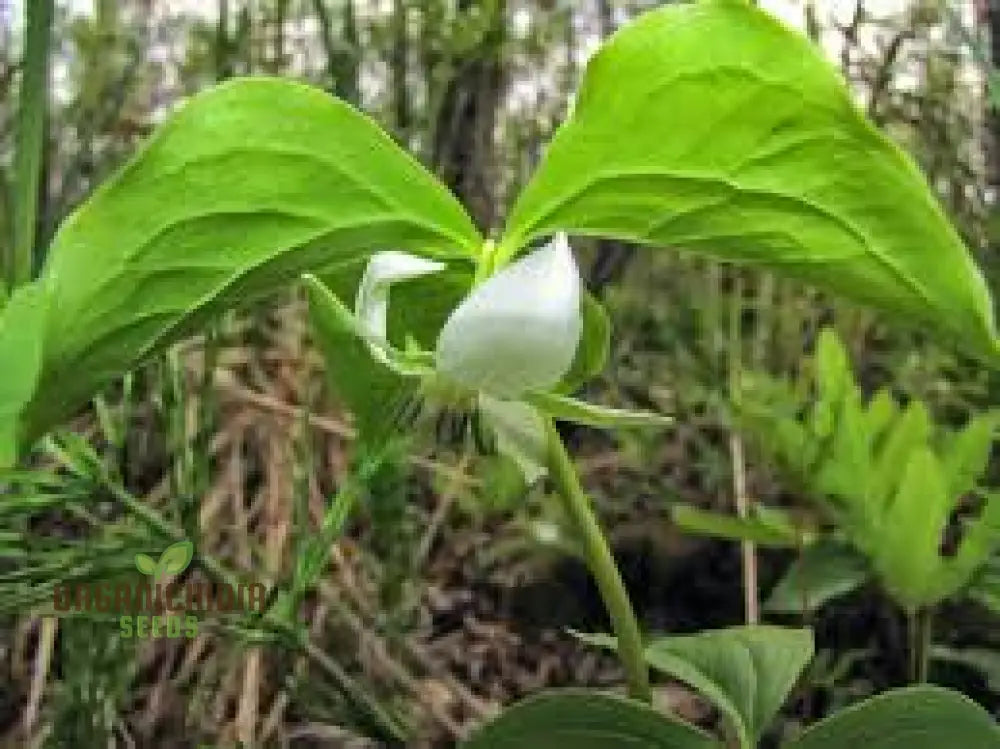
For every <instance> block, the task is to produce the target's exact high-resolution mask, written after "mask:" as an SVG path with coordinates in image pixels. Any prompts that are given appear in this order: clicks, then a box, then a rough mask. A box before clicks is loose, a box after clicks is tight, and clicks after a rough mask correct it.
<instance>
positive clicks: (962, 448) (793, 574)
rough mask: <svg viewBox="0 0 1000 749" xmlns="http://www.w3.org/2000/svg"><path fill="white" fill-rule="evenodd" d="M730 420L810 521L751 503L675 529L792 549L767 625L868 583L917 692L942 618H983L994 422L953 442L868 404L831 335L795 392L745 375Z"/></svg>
mask: <svg viewBox="0 0 1000 749" xmlns="http://www.w3.org/2000/svg"><path fill="white" fill-rule="evenodd" d="M734 409H735V412H736V413H735V419H736V421H737V424H738V425H739V427H740V428H741V429H742V430H743V431H744V432H745V433H746V435H747V436H748V438H750V440H751V441H752V442H753V443H755V444H757V445H758V446H759V447H760V448H761V452H762V453H763V454H764V455H765V456H766V457H767V458H769V459H770V461H771V462H772V463H773V464H774V465H775V466H777V467H778V469H779V471H780V472H781V473H782V474H783V476H784V477H785V479H786V481H787V482H788V484H789V486H790V487H791V488H793V489H794V490H796V491H801V492H802V493H803V494H805V495H806V496H807V497H808V498H809V499H811V500H812V502H813V505H812V509H813V510H814V511H815V513H814V515H813V517H811V518H808V519H806V518H802V517H799V518H798V519H796V518H794V517H793V515H792V514H791V513H790V512H789V511H787V510H784V509H781V508H777V507H770V506H767V505H764V504H760V503H758V504H755V505H754V507H753V508H752V513H751V515H750V517H747V518H735V517H729V516H725V515H718V514H714V513H710V512H706V511H703V510H699V509H697V508H693V507H689V506H685V505H678V506H675V507H674V508H673V515H674V518H675V520H676V521H677V522H678V524H679V525H680V526H681V527H682V528H686V529H688V530H689V531H691V532H694V533H699V534H705V535H715V536H720V537H727V538H731V539H740V540H749V541H753V542H755V543H759V544H761V545H763V546H769V547H773V548H787V549H797V550H798V551H799V554H798V558H797V559H796V561H795V562H794V563H793V564H792V566H791V567H790V568H789V569H788V571H787V572H786V573H785V575H784V577H783V578H782V579H781V580H780V581H779V582H778V584H777V585H776V586H775V588H774V589H773V591H772V592H771V595H770V597H769V599H768V601H767V602H766V605H765V607H766V609H767V610H768V611H770V612H773V613H782V614H789V613H793V614H794V613H804V614H808V613H811V612H813V611H815V610H816V609H818V608H819V607H820V606H822V605H823V604H825V603H827V602H829V601H831V600H833V599H834V598H836V597H838V596H841V595H844V594H847V593H849V592H851V591H853V590H855V589H857V588H858V587H860V586H861V585H862V584H864V583H866V582H869V581H872V580H877V581H878V583H879V584H880V586H881V587H882V589H883V590H885V592H886V594H887V595H888V596H889V597H890V598H891V599H892V601H893V602H894V603H895V604H896V605H897V606H898V607H899V608H900V609H901V610H902V611H903V612H904V613H905V614H906V616H907V619H908V620H909V623H910V630H911V633H910V634H911V637H910V650H911V677H912V678H913V679H914V680H917V681H925V680H926V678H927V669H928V661H929V657H930V654H931V653H930V646H931V641H932V627H933V619H934V612H935V610H936V609H937V608H938V607H939V606H940V604H942V603H943V602H944V601H946V600H948V599H958V598H964V599H972V600H978V601H980V602H982V603H984V604H985V605H986V606H987V607H990V606H991V605H992V600H991V597H990V595H989V594H990V585H989V579H990V578H989V573H990V562H991V560H992V558H993V556H994V554H995V552H996V551H997V549H998V548H1000V497H998V496H997V494H996V492H995V491H993V490H991V489H990V488H989V487H988V486H987V485H986V482H985V479H986V472H987V468H988V467H989V462H990V457H991V452H992V447H993V443H994V441H995V438H996V432H997V426H998V424H1000V413H998V412H996V411H995V410H988V411H985V412H982V413H977V414H974V415H973V416H972V417H971V418H970V419H969V420H968V422H967V423H966V424H965V425H964V426H963V427H962V428H960V429H950V428H946V427H943V426H941V425H939V424H936V423H935V421H934V418H933V417H932V412H931V408H930V407H929V406H928V405H927V404H926V403H925V402H924V401H922V400H920V399H919V398H910V399H909V400H908V402H907V403H906V405H905V406H903V405H901V404H900V402H899V400H898V398H897V396H896V395H894V394H893V392H892V391H891V389H890V388H888V387H882V388H880V389H879V390H878V391H877V392H875V393H874V394H873V395H872V396H871V397H867V398H866V397H865V396H864V395H863V393H862V391H861V388H860V387H859V386H858V384H857V383H856V382H855V378H854V374H853V371H852V368H851V363H850V360H849V357H848V354H847V351H846V350H845V347H844V345H843V343H842V342H841V341H840V339H839V338H838V337H837V335H836V333H835V332H834V331H833V330H832V329H826V330H823V331H822V332H821V333H820V335H819V339H818V342H817V345H816V351H815V353H814V355H813V357H812V358H811V359H810V361H809V362H808V365H807V366H806V368H805V373H804V374H803V376H801V377H800V378H799V379H798V380H797V381H785V380H781V379H776V378H772V377H769V376H767V375H765V374H763V373H759V372H755V373H746V374H745V375H744V377H743V382H742V383H741V387H740V392H739V395H738V398H737V402H736V404H735V406H734ZM800 509H801V508H800Z"/></svg>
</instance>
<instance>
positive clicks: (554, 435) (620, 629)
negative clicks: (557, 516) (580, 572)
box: [545, 419, 652, 702]
mask: <svg viewBox="0 0 1000 749" xmlns="http://www.w3.org/2000/svg"><path fill="white" fill-rule="evenodd" d="M545 429H546V440H547V446H548V453H549V454H548V464H549V466H548V467H549V472H550V474H551V477H552V481H553V482H554V484H555V487H556V491H557V493H558V494H559V496H560V497H562V500H563V507H564V509H565V510H566V514H567V515H568V516H569V518H570V520H571V521H572V523H573V525H574V527H575V530H576V532H577V534H578V536H579V541H580V543H581V545H582V547H583V552H584V556H585V558H586V560H587V565H588V567H589V568H590V574H591V575H593V577H594V582H595V583H597V589H598V591H599V592H600V594H601V598H602V599H603V600H604V605H605V607H606V608H607V610H608V615H609V616H610V617H611V625H612V627H613V628H614V631H615V636H616V637H617V638H618V656H619V657H620V658H621V660H622V665H624V667H625V674H626V679H627V681H628V693H629V696H630V697H632V698H633V699H636V700H642V701H643V702H650V701H652V693H651V692H650V689H649V669H648V668H647V667H646V660H645V657H644V655H643V646H642V635H641V633H640V631H639V622H638V621H637V620H636V618H635V612H634V611H633V610H632V603H631V602H630V601H629V597H628V592H627V591H626V590H625V583H624V582H623V581H622V577H621V573H620V572H619V570H618V566H617V565H616V564H615V559H614V556H612V554H611V548H610V546H609V545H608V541H607V539H606V538H605V537H604V533H603V532H602V531H601V527H600V525H599V524H598V522H597V518H596V516H595V515H594V509H593V507H592V506H591V504H590V500H589V499H587V497H586V495H585V494H584V493H583V487H582V486H581V485H580V477H579V476H578V475H577V473H576V468H575V467H574V466H573V461H572V459H571V458H570V456H569V454H568V453H567V452H566V446H565V445H564V444H563V441H562V437H560V436H559V432H558V431H557V430H556V426H555V424H554V423H553V421H552V420H551V419H546V421H545Z"/></svg>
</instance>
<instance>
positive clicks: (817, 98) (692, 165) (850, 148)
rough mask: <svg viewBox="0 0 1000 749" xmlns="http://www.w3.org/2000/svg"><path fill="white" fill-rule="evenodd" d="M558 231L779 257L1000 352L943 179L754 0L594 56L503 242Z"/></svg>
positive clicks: (975, 347)
mask: <svg viewBox="0 0 1000 749" xmlns="http://www.w3.org/2000/svg"><path fill="white" fill-rule="evenodd" d="M557 230H565V231H568V232H571V233H578V234H587V235H599V236H608V237H617V238H621V239H625V240H631V241H636V242H641V243H648V244H654V245H678V246H680V247H683V248H687V249H689V250H692V251H696V252H700V253H704V254H708V255H712V256H715V257H719V258H723V259H726V260H732V261H737V262H746V263H754V264H758V265H762V266H766V267H770V268H773V269H775V270H776V271H779V272H782V273H786V274H788V275H791V276H795V277H798V278H800V279H803V280H805V281H807V282H810V283H813V284H815V285H817V286H820V287H823V288H826V289H829V290H831V291H834V292H836V293H839V294H842V295H844V296H846V297H850V298H853V299H855V300H858V301H860V302H863V303H866V304H871V305H874V306H876V307H880V308H883V309H885V310H887V311H891V312H893V313H895V314H896V315H898V316H899V317H900V318H901V319H904V320H907V321H910V322H925V323H929V324H931V325H933V326H936V327H937V328H938V330H940V331H942V332H946V333H947V334H948V335H949V336H951V337H953V338H954V339H956V340H958V341H961V342H964V344H965V345H966V346H967V347H968V348H969V349H970V350H972V351H975V352H978V353H979V354H981V355H983V356H986V357H991V358H992V357H996V356H997V353H998V346H997V342H996V335H995V325H994V321H993V311H992V304H991V302H990V298H989V292H988V290H987V288H986V285H985V283H984V281H983V278H982V275H981V274H980V272H979V270H978V269H977V268H976V266H975V264H974V262H973V259H972V257H971V255H970V253H969V252H968V250H967V249H966V247H965V245H964V244H963V242H962V240H961V238H960V237H959V235H958V233H957V232H956V231H955V229H954V228H953V227H952V226H951V224H950V223H949V222H948V220H947V218H946V217H945V214H944V212H943V210H942V208H941V206H940V205H939V203H938V201H937V200H936V199H935V196H934V195H933V193H932V191H931V190H930V188H929V187H928V184H927V182H926V180H925V178H924V177H923V176H922V175H921V173H920V172H919V170H918V169H917V167H916V166H915V165H914V163H913V161H912V160H911V159H910V158H909V157H907V156H906V155H905V154H904V153H903V152H902V151H901V150H900V149H899V148H898V147H897V146H896V145H894V144H893V143H892V142H890V141H889V140H888V138H887V137H886V136H884V135H883V134H882V133H880V132H879V131H878V130H877V129H876V128H875V127H874V126H873V125H872V124H871V123H870V122H868V121H867V120H866V119H865V118H864V117H863V115H862V114H861V113H860V112H859V110H858V109H857V107H856V106H855V104H854V102H853V100H852V96H851V93H850V92H849V90H848V88H847V86H846V85H845V83H844V81H843V79H842V77H841V76H840V74H839V73H838V72H837V71H836V70H835V69H834V67H833V66H832V65H831V64H830V63H829V62H828V61H827V60H826V59H825V58H824V56H823V54H822V52H821V51H820V50H818V49H817V48H816V47H815V46H814V45H813V44H812V43H811V42H810V41H809V40H808V39H806V38H805V37H804V36H802V35H801V34H799V33H797V32H795V31H792V30H790V29H789V28H787V27H785V26H784V25H782V24H781V23H779V22H778V21H777V20H776V19H774V18H772V17H771V16H770V15H768V14H767V13H766V12H764V11H761V10H758V9H756V8H755V7H752V4H751V3H747V2H722V1H721V0H715V1H712V0H703V1H702V2H698V3H695V4H671V5H670V6H667V7H664V8H660V9H657V10H654V11H651V12H649V13H647V14H646V15H644V16H642V17H641V18H639V19H638V20H637V21H635V22H634V23H632V24H629V25H628V26H626V27H624V28H623V29H622V30H621V31H619V32H618V33H617V34H615V35H614V37H612V38H611V40H609V42H608V43H607V44H605V46H604V47H603V48H602V49H601V50H600V51H599V52H598V53H597V54H596V55H595V56H594V57H593V58H592V59H591V61H590V63H589V65H588V67H587V70H586V74H585V77H584V81H583V84H582V87H581V89H580V92H579V95H578V98H577V101H576V105H575V108H574V111H573V113H572V115H571V117H570V118H569V120H568V121H567V122H566V123H565V124H564V125H563V126H562V127H561V128H560V130H559V131H558V133H557V134H556V136H555V138H554V140H553V141H552V143H551V145H550V147H549V149H548V151H547V153H546V155H545V158H544V160H543V162H542V164H541V165H540V167H539V168H538V170H537V172H536V173H535V175H534V177H533V179H532V180H531V182H530V183H529V184H528V186H527V187H526V188H525V190H524V191H523V192H522V194H521V196H520V198H519V199H518V201H517V203H516V205H515V207H514V209H513V211H512V213H511V216H510V219H509V222H508V225H507V229H506V235H505V238H504V240H503V243H502V247H503V252H504V253H506V254H510V253H513V252H516V251H517V250H518V249H519V248H521V247H523V246H524V245H525V244H527V243H528V242H531V241H533V240H535V239H538V238H541V237H543V236H546V235H549V234H552V233H554V232H556V231H557Z"/></svg>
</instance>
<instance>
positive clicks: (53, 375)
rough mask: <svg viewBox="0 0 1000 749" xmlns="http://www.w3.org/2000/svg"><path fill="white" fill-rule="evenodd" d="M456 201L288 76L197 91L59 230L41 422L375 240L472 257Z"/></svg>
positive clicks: (36, 426)
mask: <svg viewBox="0 0 1000 749" xmlns="http://www.w3.org/2000/svg"><path fill="white" fill-rule="evenodd" d="M479 243H480V239H479V236H478V234H477V232H476V230H475V228H474V226H473V225H472V223H471V221H470V220H469V218H468V217H467V215H466V213H465V212H464V210H463V209H462V207H461V206H460V205H459V204H458V202H457V201H456V200H455V199H454V198H453V197H452V196H451V195H450V194H449V193H448V192H447V191H446V190H445V189H444V188H443V187H442V186H441V185H440V184H439V183H438V182H437V181H436V180H435V179H434V178H433V177H432V176H431V175H430V174H429V173H428V172H427V171H426V170H424V169H423V168H422V167H421V166H420V165H419V164H418V163H417V162H416V161H415V160H413V159H412V158H411V157H409V156H408V155H407V154H406V153H404V152H403V151H401V150H400V149H399V148H398V147H397V146H396V145H395V144H394V143H393V142H392V141H391V139H390V138H389V137H388V136H387V135H385V133H383V132H382V131H381V130H380V129H379V128H378V127H377V126H376V125H375V124H374V123H373V122H372V121H371V120H369V119H368V118H367V117H365V116H363V115H361V114H359V113H358V112H356V111H355V110H354V109H352V108H351V107H349V106H348V105H347V104H345V103H343V102H341V101H339V100H337V99H334V98H332V97H330V96H328V95H326V94H325V93H323V92H321V91H319V90H317V89H313V88H309V87H307V86H303V85H300V84H296V83H292V82H289V81H283V80H275V79H266V78H255V79H246V80H237V81H233V82H229V83H225V84H223V85H221V86H218V87H216V88H214V89H211V90H209V91H207V92H205V93H202V94H199V95H198V96H196V97H194V98H193V99H192V100H190V101H189V102H188V103H187V104H186V105H185V106H184V107H183V108H182V109H181V110H180V111H179V112H178V113H177V114H176V115H174V116H173V117H172V118H171V119H170V120H169V121H168V122H167V123H166V124H165V125H164V126H163V127H162V128H161V129H160V130H159V132H158V133H157V134H156V136H154V138H153V139H152V140H151V141H150V143H149V144H148V145H147V146H146V147H145V148H144V149H143V150H142V151H141V153H140V154H139V155H138V156H137V157H136V158H135V159H133V160H132V161H131V162H130V163H129V164H128V165H127V166H126V167H125V168H124V169H123V170H122V171H121V172H120V173H119V174H118V175H117V176H116V177H115V178H113V179H112V180H111V181H110V182H109V183H107V184H105V185H104V186H103V187H102V188H101V189H99V190H98V191H97V193H96V194H95V195H94V196H93V197H92V198H91V199H90V200H88V201H87V202H86V203H85V204H84V205H83V206H82V207H81V208H80V209H79V210H78V211H77V212H76V213H74V214H73V215H72V216H71V217H70V218H69V219H68V220H67V221H66V222H65V223H64V224H63V226H62V227H61V229H60V230H59V232H58V234H57V235H56V238H55V240H54V241H53V244H52V247H51V249H50V252H49V255H48V262H47V266H46V268H45V273H44V275H45V282H46V285H47V291H48V293H49V294H50V295H51V298H52V299H54V300H57V306H58V310H59V314H58V315H53V316H52V318H51V319H50V321H49V324H48V327H47V330H46V335H45V341H44V346H45V361H44V370H43V373H42V381H41V386H40V388H39V392H38V394H37V397H36V398H35V400H34V402H33V404H32V408H31V410H30V415H29V418H30V422H29V423H30V427H31V429H32V432H33V434H37V433H38V432H40V431H43V430H44V429H46V428H48V427H50V426H51V425H52V424H54V423H56V422H58V421H59V420H60V419H61V418H64V417H65V416H66V415H67V414H68V413H70V412H71V410H72V409H73V408H75V407H77V406H78V405H79V404H80V403H81V402H83V401H84V400H85V399H86V398H87V397H88V396H89V395H90V394H91V393H93V391H94V390H95V389H97V388H98V387H99V386H100V385H101V384H102V383H104V382H106V381H108V380H109V379H110V378H112V377H114V376H115V375H116V374H118V373H120V372H121V371H123V370H127V369H129V368H131V367H133V366H135V365H136V364H138V363H140V362H141V361H142V360H143V359H145V358H147V357H148V356H150V355H151V354H152V353H154V352H155V351H157V350H158V349H160V348H161V347H163V346H164V345H165V344H166V343H167V342H169V341H171V340H174V339H176V338H177V337H178V336H180V335H182V334H183V333H185V332H187V331H189V330H190V329H192V328H193V327H194V326H195V325H197V324H198V322H200V321H203V320H204V318H205V317H206V316H209V315H211V314H214V313H215V312H217V311H218V310H220V309H223V308H225V307H229V306H232V305H235V304H238V303H241V302H244V301H246V300H247V299H249V298H251V297H256V296H259V295H262V294H265V293H267V292H270V291H272V290H273V289H275V288H276V287H277V286H279V285H280V284H282V283H285V282H287V281H289V280H291V279H294V278H296V277H297V276H298V275H299V274H301V273H302V272H303V271H306V270H311V269H312V270H321V269H323V268H327V267H333V266H335V265H337V264H341V263H348V262H356V261H358V260H359V259H361V258H363V257H364V256H366V255H367V254H369V253H370V252H371V251H374V250H377V249H390V248H402V249H407V250H411V251H414V252H422V253H426V254H433V255H441V256H447V255H453V256H462V257H471V256H472V255H474V254H475V253H477V252H478V249H479V247H478V245H479Z"/></svg>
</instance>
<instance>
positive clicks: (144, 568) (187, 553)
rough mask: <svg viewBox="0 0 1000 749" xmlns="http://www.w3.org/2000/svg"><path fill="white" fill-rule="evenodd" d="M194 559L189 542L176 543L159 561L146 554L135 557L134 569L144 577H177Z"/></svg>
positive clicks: (165, 550) (165, 551)
mask: <svg viewBox="0 0 1000 749" xmlns="http://www.w3.org/2000/svg"><path fill="white" fill-rule="evenodd" d="M192 557H194V544H193V543H191V542H190V541H178V542H177V543H174V544H171V545H170V546H168V547H167V548H166V549H164V551H163V553H162V554H160V558H159V559H153V558H152V557H151V556H149V555H148V554H136V555H135V567H136V569H137V570H139V572H141V573H142V574H144V575H149V576H150V577H152V578H153V579H156V580H158V579H160V578H162V577H166V576H167V575H179V574H180V573H182V572H183V571H184V570H186V569H187V568H188V565H189V564H191V559H192Z"/></svg>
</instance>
